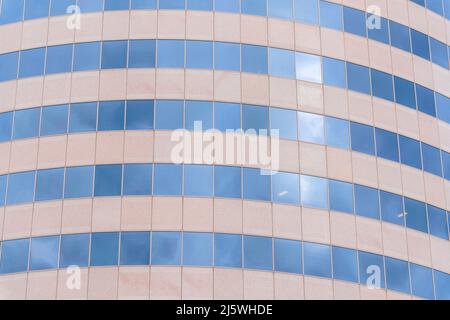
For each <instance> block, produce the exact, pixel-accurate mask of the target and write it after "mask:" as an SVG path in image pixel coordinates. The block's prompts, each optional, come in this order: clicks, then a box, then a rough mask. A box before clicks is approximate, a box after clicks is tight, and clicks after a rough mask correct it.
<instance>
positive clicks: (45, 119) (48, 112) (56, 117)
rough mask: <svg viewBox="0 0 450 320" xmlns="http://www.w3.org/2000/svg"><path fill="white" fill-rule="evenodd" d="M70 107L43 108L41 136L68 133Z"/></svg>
mask: <svg viewBox="0 0 450 320" xmlns="http://www.w3.org/2000/svg"><path fill="white" fill-rule="evenodd" d="M68 116H69V106H68V105H62V106H54V107H45V108H42V118H41V136H48V135H54V134H65V133H67V125H68V120H69V119H68Z"/></svg>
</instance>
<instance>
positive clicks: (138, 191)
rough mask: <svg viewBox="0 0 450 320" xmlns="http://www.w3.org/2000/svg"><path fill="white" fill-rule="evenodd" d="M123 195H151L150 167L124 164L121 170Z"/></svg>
mask: <svg viewBox="0 0 450 320" xmlns="http://www.w3.org/2000/svg"><path fill="white" fill-rule="evenodd" d="M123 194H124V195H125V196H128V195H139V196H142V195H150V194H152V165H151V164H126V165H124V168H123Z"/></svg>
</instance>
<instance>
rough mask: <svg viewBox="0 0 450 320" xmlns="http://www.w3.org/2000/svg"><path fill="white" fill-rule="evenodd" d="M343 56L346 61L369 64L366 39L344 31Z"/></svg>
mask: <svg viewBox="0 0 450 320" xmlns="http://www.w3.org/2000/svg"><path fill="white" fill-rule="evenodd" d="M344 41H345V56H346V60H347V61H351V62H354V63H357V64H362V65H365V66H367V65H369V50H368V45H367V39H366V38H365V37H364V38H363V37H360V36H356V35H353V34H350V33H344Z"/></svg>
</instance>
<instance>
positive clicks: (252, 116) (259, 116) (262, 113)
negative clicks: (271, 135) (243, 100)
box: [242, 105, 269, 135]
mask: <svg viewBox="0 0 450 320" xmlns="http://www.w3.org/2000/svg"><path fill="white" fill-rule="evenodd" d="M242 129H243V130H244V131H246V132H247V133H255V134H260V135H267V132H268V130H269V108H267V107H260V106H252V105H243V106H242Z"/></svg>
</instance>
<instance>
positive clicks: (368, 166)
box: [352, 152, 378, 188]
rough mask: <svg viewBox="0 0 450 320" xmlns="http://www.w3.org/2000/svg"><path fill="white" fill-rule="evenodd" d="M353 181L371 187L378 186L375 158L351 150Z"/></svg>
mask: <svg viewBox="0 0 450 320" xmlns="http://www.w3.org/2000/svg"><path fill="white" fill-rule="evenodd" d="M352 170H353V182H355V183H357V184H362V185H366V186H371V187H373V188H377V187H378V171H377V160H376V158H375V157H373V156H369V155H366V154H363V153H359V152H352Z"/></svg>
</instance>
